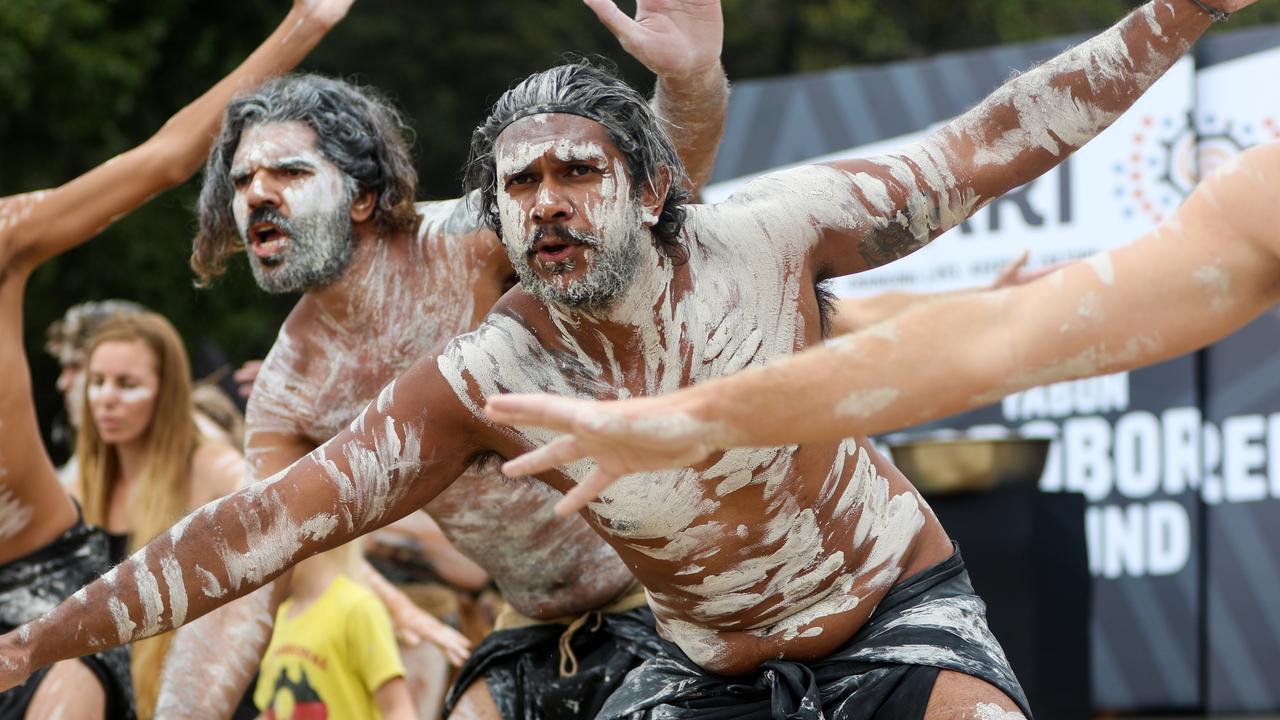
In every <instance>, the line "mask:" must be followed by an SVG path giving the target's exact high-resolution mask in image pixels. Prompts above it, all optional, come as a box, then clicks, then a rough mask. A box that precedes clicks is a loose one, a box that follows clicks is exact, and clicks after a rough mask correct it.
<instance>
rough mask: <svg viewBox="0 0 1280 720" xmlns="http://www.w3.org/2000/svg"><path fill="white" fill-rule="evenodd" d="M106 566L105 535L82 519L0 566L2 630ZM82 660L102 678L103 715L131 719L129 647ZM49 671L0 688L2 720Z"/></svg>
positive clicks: (23, 706)
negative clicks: (50, 539)
mask: <svg viewBox="0 0 1280 720" xmlns="http://www.w3.org/2000/svg"><path fill="white" fill-rule="evenodd" d="M108 568H109V564H108V562H107V540H106V537H104V536H103V534H102V531H100V530H97V529H95V528H90V527H89V526H87V525H85V524H84V522H83V521H81V520H77V521H76V524H75V525H74V526H72V527H71V529H70V530H67V531H66V532H65V533H63V534H62V535H60V536H58V538H57V539H55V540H54V541H53V542H51V543H49V544H48V545H45V546H44V547H42V548H40V549H38V550H35V551H34V552H31V553H29V554H28V555H25V556H23V557H20V558H18V559H16V560H13V561H11V562H8V563H6V564H5V565H3V566H0V633H4V632H9V631H10V630H13V629H15V628H17V627H18V626H20V625H22V624H23V623H26V622H27V621H29V620H34V619H35V618H38V617H40V616H42V615H44V614H46V613H48V612H49V611H50V610H53V609H54V608H55V607H57V606H58V604H59V603H61V602H62V601H63V600H65V599H67V598H68V597H70V596H71V595H72V594H74V593H75V592H76V591H77V590H79V589H80V588H82V587H84V586H85V585H88V584H89V583H90V582H93V581H94V580H96V579H98V577H100V576H101V575H102V574H103V573H104V572H106V571H107V570H108ZM80 660H81V662H83V663H84V664H85V665H86V666H87V667H88V668H89V670H90V671H92V672H93V674H94V675H95V676H96V677H97V678H98V681H99V682H101V683H102V689H103V691H104V692H105V694H106V701H107V702H106V715H105V717H107V718H110V719H111V720H117V719H120V720H132V718H134V717H135V715H134V713H135V710H134V703H133V685H132V682H131V680H130V675H129V649H128V648H127V647H117V648H112V649H110V650H104V651H102V652H99V653H94V654H93V655H86V656H85V657H82V658H80ZM48 674H49V669H48V668H42V669H40V670H38V671H36V672H35V673H32V675H31V677H30V678H28V679H27V681H26V682H25V683H23V684H22V685H19V686H17V687H15V688H12V689H10V690H6V691H5V692H3V693H0V720H22V717H23V715H25V714H26V712H27V707H28V706H29V705H30V704H31V699H32V698H33V697H35V694H36V690H37V689H39V687H40V683H41V682H43V681H44V679H45V677H46V676H48Z"/></svg>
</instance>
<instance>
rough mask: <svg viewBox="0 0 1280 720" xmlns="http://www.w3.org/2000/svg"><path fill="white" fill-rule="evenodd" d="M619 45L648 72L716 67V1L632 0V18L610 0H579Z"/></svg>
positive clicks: (673, 74)
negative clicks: (633, 0)
mask: <svg viewBox="0 0 1280 720" xmlns="http://www.w3.org/2000/svg"><path fill="white" fill-rule="evenodd" d="M584 2H586V4H587V5H588V6H589V7H590V8H591V10H592V11H593V12H595V14H596V17H598V18H600V22H602V23H604V25H605V27H607V28H609V32H611V33H613V35H614V37H616V38H618V42H619V43H621V45H622V48H623V49H624V50H626V51H627V52H628V53H630V54H631V56H632V57H634V58H635V59H637V60H639V61H640V62H642V63H644V66H645V67H647V68H649V70H650V71H651V72H653V74H654V75H657V76H659V77H664V78H679V77H687V76H690V75H693V74H695V73H698V72H701V71H705V70H707V69H708V68H712V67H716V68H718V67H719V62H720V49H721V46H722V45H723V44H724V16H723V14H722V13H721V12H720V0H637V3H636V16H635V19H632V18H629V17H627V14H626V13H624V12H622V11H621V10H619V9H618V6H617V4H616V3H615V2H614V0H584Z"/></svg>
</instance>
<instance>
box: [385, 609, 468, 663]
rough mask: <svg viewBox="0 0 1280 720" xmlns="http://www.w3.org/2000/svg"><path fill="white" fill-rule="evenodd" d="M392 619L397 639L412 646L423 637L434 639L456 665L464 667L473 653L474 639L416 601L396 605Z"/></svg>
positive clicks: (417, 643) (428, 639) (432, 641)
mask: <svg viewBox="0 0 1280 720" xmlns="http://www.w3.org/2000/svg"><path fill="white" fill-rule="evenodd" d="M391 622H392V625H394V626H395V630H396V639H398V640H399V641H400V642H402V643H404V644H405V645H408V646H409V647H416V646H417V645H419V644H420V643H421V642H422V641H423V640H426V641H427V642H430V643H433V644H435V645H436V646H437V647H439V648H440V649H441V650H443V651H444V654H445V657H447V658H448V659H449V663H450V664H452V665H454V666H455V667H461V666H462V664H463V663H465V662H466V661H467V658H469V657H471V641H470V640H468V639H467V636H466V635H463V634H462V633H460V632H458V631H457V630H454V629H453V628H451V627H449V626H448V625H446V624H444V623H443V622H441V621H440V620H439V619H438V618H436V617H435V616H434V615H432V614H431V613H429V612H427V611H426V610H423V609H422V608H420V607H418V606H417V605H413V604H409V605H407V606H405V607H399V608H396V610H395V612H394V613H392V616H391Z"/></svg>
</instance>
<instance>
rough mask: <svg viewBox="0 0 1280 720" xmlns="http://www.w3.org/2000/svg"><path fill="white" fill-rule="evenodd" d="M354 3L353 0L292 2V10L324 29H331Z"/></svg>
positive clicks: (300, 0) (304, 0) (302, 0)
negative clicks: (322, 26)
mask: <svg viewBox="0 0 1280 720" xmlns="http://www.w3.org/2000/svg"><path fill="white" fill-rule="evenodd" d="M354 2H355V0H293V9H294V10H297V11H299V12H301V13H302V14H304V15H306V16H307V17H309V18H311V19H313V20H315V21H317V22H319V23H321V24H323V25H324V26H325V27H333V26H334V25H337V24H338V23H339V22H341V21H342V18H344V17H346V16H347V11H348V10H350V9H351V4H352V3H354Z"/></svg>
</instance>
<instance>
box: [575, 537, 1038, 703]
mask: <svg viewBox="0 0 1280 720" xmlns="http://www.w3.org/2000/svg"><path fill="white" fill-rule="evenodd" d="M661 644H662V650H661V652H660V654H658V655H657V656H655V657H653V658H651V659H648V660H646V661H645V663H644V664H643V665H642V666H640V667H639V668H638V669H637V670H636V671H634V672H632V673H631V674H630V675H629V676H628V677H627V679H626V681H625V682H624V683H623V684H622V686H621V687H619V688H618V690H617V692H615V693H614V694H613V696H612V697H610V698H609V701H608V702H607V703H605V705H604V707H603V708H602V709H601V712H600V714H599V717H600V718H602V720H620V719H622V718H627V719H628V720H631V719H634V718H655V719H657V718H662V719H667V718H696V719H697V720H721V719H723V720H730V719H731V718H732V719H733V720H765V719H766V718H776V719H778V720H782V719H786V720H793V719H796V720H799V719H803V720H818V718H828V719H832V718H838V719H839V720H872V719H873V718H874V719H876V720H919V719H920V718H923V717H924V711H925V706H926V705H927V704H928V700H929V694H930V692H931V691H932V688H933V683H934V679H936V677H937V675H938V671H939V670H953V671H956V672H960V673H964V674H966V675H971V676H974V677H978V678H981V679H983V680H985V681H987V682H989V683H991V684H992V685H994V686H995V687H997V688H999V689H1000V690H1002V691H1003V692H1004V693H1005V694H1006V695H1008V696H1009V697H1010V698H1011V699H1012V700H1013V701H1014V702H1016V703H1017V704H1018V707H1020V708H1021V709H1022V712H1023V713H1024V714H1025V715H1026V716H1027V718H1028V719H1030V718H1031V709H1030V707H1028V705H1027V699H1026V696H1025V695H1024V694H1023V691H1022V686H1021V685H1020V684H1019V683H1018V680H1017V678H1016V677H1014V674H1013V670H1012V669H1011V668H1010V667H1009V662H1008V660H1006V659H1005V656H1004V651H1003V650H1002V649H1001V648H1000V644H999V643H998V642H997V641H996V639H995V636H993V635H992V634H991V631H990V630H989V629H988V628H987V620H986V605H985V604H984V603H983V602H982V600H981V599H979V598H978V596H977V595H975V594H974V592H973V586H972V584H971V583H970V582H969V574H968V573H967V572H965V569H964V560H963V559H962V558H961V557H960V551H959V550H958V549H957V550H956V552H955V554H954V555H952V556H951V557H950V558H949V559H947V560H945V561H943V562H941V563H939V564H937V565H935V566H933V567H931V568H929V569H927V570H924V571H922V572H920V573H917V574H916V575H914V576H913V577H911V578H908V579H907V580H906V581H905V582H903V583H902V584H900V585H898V586H897V587H896V588H894V589H893V590H891V591H890V592H889V594H888V595H886V596H885V598H884V600H882V601H881V603H880V605H879V606H878V607H877V608H876V610H875V612H874V613H873V614H872V615H871V617H870V618H869V619H868V620H867V623H866V624H865V625H864V626H863V627H862V628H861V629H860V630H859V631H858V632H857V634H855V635H854V636H853V637H852V638H850V639H849V641H848V642H847V643H845V644H844V645H843V646H842V647H840V649H838V650H836V651H835V652H833V653H832V654H831V655H829V656H828V657H826V658H824V659H822V660H819V661H817V662H812V663H797V662H790V661H783V660H772V661H768V662H765V663H764V664H763V665H761V667H760V669H759V670H758V671H756V672H755V673H754V674H752V675H748V676H742V677H721V676H718V675H713V674H711V673H708V672H707V671H705V670H702V669H701V668H699V667H698V666H697V665H695V664H694V663H693V661H691V660H689V658H688V656H686V655H685V654H684V653H683V652H682V651H681V650H680V649H679V648H678V647H676V646H675V645H674V644H672V643H669V642H666V641H661Z"/></svg>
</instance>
